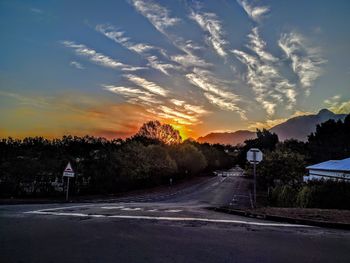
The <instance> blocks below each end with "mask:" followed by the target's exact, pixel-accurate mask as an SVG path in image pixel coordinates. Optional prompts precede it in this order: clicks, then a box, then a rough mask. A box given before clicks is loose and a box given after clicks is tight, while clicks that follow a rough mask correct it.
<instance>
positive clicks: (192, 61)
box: [132, 0, 211, 75]
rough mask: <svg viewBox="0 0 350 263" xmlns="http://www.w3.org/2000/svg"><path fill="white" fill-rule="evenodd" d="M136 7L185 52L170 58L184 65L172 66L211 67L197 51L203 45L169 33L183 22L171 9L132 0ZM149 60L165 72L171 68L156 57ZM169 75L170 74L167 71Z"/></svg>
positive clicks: (186, 67)
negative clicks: (171, 13) (171, 28)
mask: <svg viewBox="0 0 350 263" xmlns="http://www.w3.org/2000/svg"><path fill="white" fill-rule="evenodd" d="M132 3H133V5H134V7H135V9H136V10H137V11H138V12H139V13H141V14H142V15H143V16H145V17H146V18H147V19H148V20H149V21H150V23H151V24H152V25H153V26H154V27H155V28H156V29H157V30H158V31H159V32H161V33H162V34H163V35H164V36H165V37H166V38H168V39H169V40H170V41H171V42H172V44H173V45H174V46H175V47H177V48H178V49H180V50H181V51H182V52H184V53H185V54H179V55H172V56H170V60H171V61H173V62H175V63H177V64H180V65H181V66H182V67H181V68H179V67H177V66H172V67H173V68H175V69H177V70H180V69H182V70H187V69H188V68H189V67H209V66H211V64H210V63H208V62H206V61H205V60H204V59H203V58H200V57H198V56H197V55H196V54H195V52H196V51H198V50H201V49H202V47H201V46H199V45H198V44H196V43H194V42H193V41H192V40H188V39H187V40H186V39H183V38H182V37H179V36H177V35H175V34H172V33H169V31H168V28H169V27H172V26H175V25H177V24H178V23H180V22H181V19H179V18H177V17H172V16H171V15H170V11H169V10H168V9H166V8H165V7H163V6H160V5H159V4H156V3H154V2H153V1H141V0H132ZM148 61H149V63H150V65H151V66H152V67H157V68H158V69H159V70H161V71H163V72H167V68H170V67H171V66H170V65H171V64H163V63H159V62H158V61H156V60H155V59H154V58H153V59H152V60H150V59H149V58H148ZM167 75H169V74H168V73H167Z"/></svg>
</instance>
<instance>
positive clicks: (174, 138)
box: [135, 121, 182, 144]
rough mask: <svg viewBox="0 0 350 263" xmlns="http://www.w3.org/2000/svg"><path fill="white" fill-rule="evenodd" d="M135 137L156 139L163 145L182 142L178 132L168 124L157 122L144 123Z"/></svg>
mask: <svg viewBox="0 0 350 263" xmlns="http://www.w3.org/2000/svg"><path fill="white" fill-rule="evenodd" d="M135 137H146V138H149V139H156V140H159V141H161V142H163V143H165V144H175V143H180V142H181V141H182V139H181V136H180V133H179V131H178V130H175V129H174V128H173V127H172V126H171V125H169V124H161V123H160V122H159V121H149V122H147V123H144V124H143V125H142V127H141V128H140V130H139V131H138V133H137V134H136V135H135Z"/></svg>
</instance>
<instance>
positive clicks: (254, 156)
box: [247, 148, 263, 207]
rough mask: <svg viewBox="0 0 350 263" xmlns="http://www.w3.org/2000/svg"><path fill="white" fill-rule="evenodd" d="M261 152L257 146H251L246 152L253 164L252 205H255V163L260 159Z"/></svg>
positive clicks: (261, 156)
mask: <svg viewBox="0 0 350 263" xmlns="http://www.w3.org/2000/svg"><path fill="white" fill-rule="evenodd" d="M262 158H263V154H262V152H261V151H260V150H259V149H257V148H251V149H250V150H249V151H248V152H247V160H248V162H250V163H251V164H253V173H254V207H256V165H257V164H258V163H260V162H261V161H262Z"/></svg>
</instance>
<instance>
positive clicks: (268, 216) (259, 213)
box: [208, 206, 350, 230]
mask: <svg viewBox="0 0 350 263" xmlns="http://www.w3.org/2000/svg"><path fill="white" fill-rule="evenodd" d="M208 209H209V210H213V211H217V212H222V213H227V214H233V215H239V216H245V217H250V218H257V219H263V220H270V221H276V222H285V223H291V224H303V225H310V226H318V227H326V228H336V229H346V230H350V222H349V223H348V222H336V221H322V220H313V219H308V218H301V217H290V216H284V215H281V214H277V213H271V212H269V211H268V210H259V209H257V210H239V209H233V208H230V207H228V206H221V207H208ZM349 213H350V211H349Z"/></svg>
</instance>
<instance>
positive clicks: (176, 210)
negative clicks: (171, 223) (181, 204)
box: [164, 209, 182, 213]
mask: <svg viewBox="0 0 350 263" xmlns="http://www.w3.org/2000/svg"><path fill="white" fill-rule="evenodd" d="M181 211H182V210H180V209H169V210H164V212H168V213H178V212H181Z"/></svg>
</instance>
